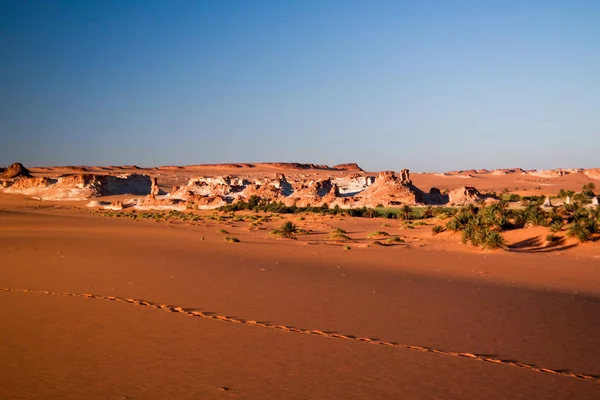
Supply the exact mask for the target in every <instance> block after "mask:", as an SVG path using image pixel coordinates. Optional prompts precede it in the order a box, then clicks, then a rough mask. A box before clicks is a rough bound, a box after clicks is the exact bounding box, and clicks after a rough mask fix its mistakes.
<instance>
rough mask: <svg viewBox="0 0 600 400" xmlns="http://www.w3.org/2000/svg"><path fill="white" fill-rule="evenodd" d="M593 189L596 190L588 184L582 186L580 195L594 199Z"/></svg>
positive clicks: (591, 184) (594, 186)
mask: <svg viewBox="0 0 600 400" xmlns="http://www.w3.org/2000/svg"><path fill="white" fill-rule="evenodd" d="M594 189H596V185H594V184H593V183H592V182H590V183H588V184H585V185H583V187H582V188H581V193H582V194H584V195H585V196H587V197H594Z"/></svg>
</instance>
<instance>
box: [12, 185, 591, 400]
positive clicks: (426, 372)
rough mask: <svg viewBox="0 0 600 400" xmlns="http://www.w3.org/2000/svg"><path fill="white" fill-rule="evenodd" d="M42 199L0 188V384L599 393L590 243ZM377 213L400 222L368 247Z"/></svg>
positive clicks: (192, 390)
mask: <svg viewBox="0 0 600 400" xmlns="http://www.w3.org/2000/svg"><path fill="white" fill-rule="evenodd" d="M417 179H418V178H417V176H415V179H414V180H415V181H417ZM416 183H417V184H421V183H419V182H416ZM565 188H568V187H567V186H565ZM57 204H58V203H50V202H35V201H31V200H27V201H26V200H24V199H23V198H22V197H20V196H10V195H0V254H2V262H1V263H0V289H10V291H4V290H0V326H2V329H0V354H1V355H2V362H1V363H0V398H2V399H4V398H6V399H56V398H60V399H123V398H127V399H165V398H168V399H212V398H214V399H221V398H239V399H398V398H403V399H430V398H441V399H476V398H488V399H550V398H551V399H597V398H599V397H600V381H599V378H597V377H596V376H597V375H600V363H599V362H598V360H600V324H598V322H597V318H598V315H600V300H599V296H600V279H599V278H600V250H599V247H598V246H599V245H598V243H590V244H586V245H583V246H575V247H572V248H565V249H562V250H559V251H551V252H543V251H540V249H537V248H535V247H534V248H523V249H521V250H522V251H523V252H514V251H511V252H483V251H480V250H473V249H472V248H470V247H467V246H464V245H462V244H458V242H459V241H460V239H459V237H458V236H452V235H450V234H449V233H444V234H441V235H438V236H436V237H433V238H432V237H431V234H430V230H431V225H429V226H425V227H417V228H416V229H406V228H403V227H402V224H401V223H400V222H399V221H392V222H390V221H388V220H382V219H373V220H366V219H352V218H328V217H321V216H308V217H307V218H306V219H305V220H302V221H300V220H297V218H298V217H297V216H292V217H290V219H292V220H294V221H295V222H296V223H298V224H299V225H300V226H302V227H303V228H305V229H310V230H311V231H313V233H311V234H308V235H300V236H299V238H298V240H281V239H276V238H274V237H273V236H271V235H269V234H268V232H269V230H270V229H272V228H274V227H277V226H279V225H280V224H281V222H282V221H283V220H285V219H286V217H285V216H282V217H281V218H276V219H274V220H273V221H271V222H269V223H267V224H266V226H265V229H264V230H249V222H216V221H210V222H207V221H199V222H198V223H195V224H189V223H185V224H184V223H165V222H161V223H155V222H150V221H131V220H121V219H110V218H106V217H99V216H97V215H95V214H93V213H91V212H89V211H87V210H80V209H76V208H73V207H72V206H71V205H66V204H64V203H63V204H58V205H57ZM428 223H429V224H432V223H433V222H432V221H428ZM382 225H390V226H382ZM338 226H339V227H342V228H343V229H345V230H347V231H348V236H350V237H351V238H352V239H353V240H352V241H351V242H349V243H347V244H348V245H350V246H351V248H352V249H351V250H349V251H345V250H343V247H342V244H335V243H333V242H331V241H329V240H327V236H328V233H329V232H330V231H331V230H332V229H333V227H338ZM220 229H226V230H227V231H229V232H230V235H231V236H235V237H238V238H239V239H240V240H241V242H240V243H228V242H225V241H224V240H223V236H225V235H224V234H221V233H219V232H218V231H219V230H220ZM375 230H384V231H387V232H389V233H390V234H392V235H399V236H401V237H403V238H404V239H405V241H406V242H405V244H402V245H397V246H386V247H368V244H369V243H370V242H371V241H372V240H370V239H366V236H367V235H368V234H369V233H370V232H373V231H375ZM544 233H545V230H539V229H537V228H536V229H530V230H527V229H525V230H519V231H515V232H511V233H509V234H507V235H506V237H507V240H508V241H509V243H513V244H514V243H517V242H519V241H522V240H524V239H528V238H531V237H540V236H541V237H543V235H544ZM511 235H512V236H511ZM568 244H571V243H570V242H567V245H568ZM21 289H24V290H27V291H51V292H52V293H39V292H24V291H14V290H21ZM65 294H78V295H77V296H67V295H65ZM83 294H91V295H93V296H81V295H83ZM109 297H118V298H121V299H122V300H113V301H110V300H108V299H107V298H109ZM140 300H141V301H143V302H140ZM145 302H147V303H145ZM144 304H145V305H144ZM161 307H162V308H172V309H173V312H165V310H163V309H161ZM167 311H168V310H167ZM194 312H196V313H202V316H204V317H202V316H200V315H199V316H200V317H194V316H193V313H194ZM210 317H215V318H210ZM296 330H297V331H296ZM304 330H306V331H313V330H314V331H317V332H315V333H313V334H310V333H304V332H302V331H304ZM336 336H337V337H336ZM459 353H468V354H467V355H462V356H461V355H460V354H459ZM471 355H472V356H471ZM485 360H487V361H485ZM544 370H546V371H544ZM575 374H581V375H580V376H579V377H577V376H576V375H575Z"/></svg>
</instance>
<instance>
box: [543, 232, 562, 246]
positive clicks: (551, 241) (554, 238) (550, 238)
mask: <svg viewBox="0 0 600 400" xmlns="http://www.w3.org/2000/svg"><path fill="white" fill-rule="evenodd" d="M560 239H561V238H560V237H559V236H556V235H555V234H553V233H549V234H548V235H546V242H547V243H548V245H552V244H556V243H558V242H559V241H560Z"/></svg>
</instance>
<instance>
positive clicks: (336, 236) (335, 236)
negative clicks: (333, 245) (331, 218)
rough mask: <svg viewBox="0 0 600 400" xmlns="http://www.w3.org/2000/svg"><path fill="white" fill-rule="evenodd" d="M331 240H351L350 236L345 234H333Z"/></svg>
mask: <svg viewBox="0 0 600 400" xmlns="http://www.w3.org/2000/svg"><path fill="white" fill-rule="evenodd" d="M329 239H333V240H350V239H351V238H350V237H349V236H346V235H344V234H343V233H333V234H331V235H329Z"/></svg>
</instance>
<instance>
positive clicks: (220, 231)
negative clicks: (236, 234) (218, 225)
mask: <svg viewBox="0 0 600 400" xmlns="http://www.w3.org/2000/svg"><path fill="white" fill-rule="evenodd" d="M219 233H223V234H225V235H227V234H228V233H229V232H227V231H226V230H225V229H219Z"/></svg>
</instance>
